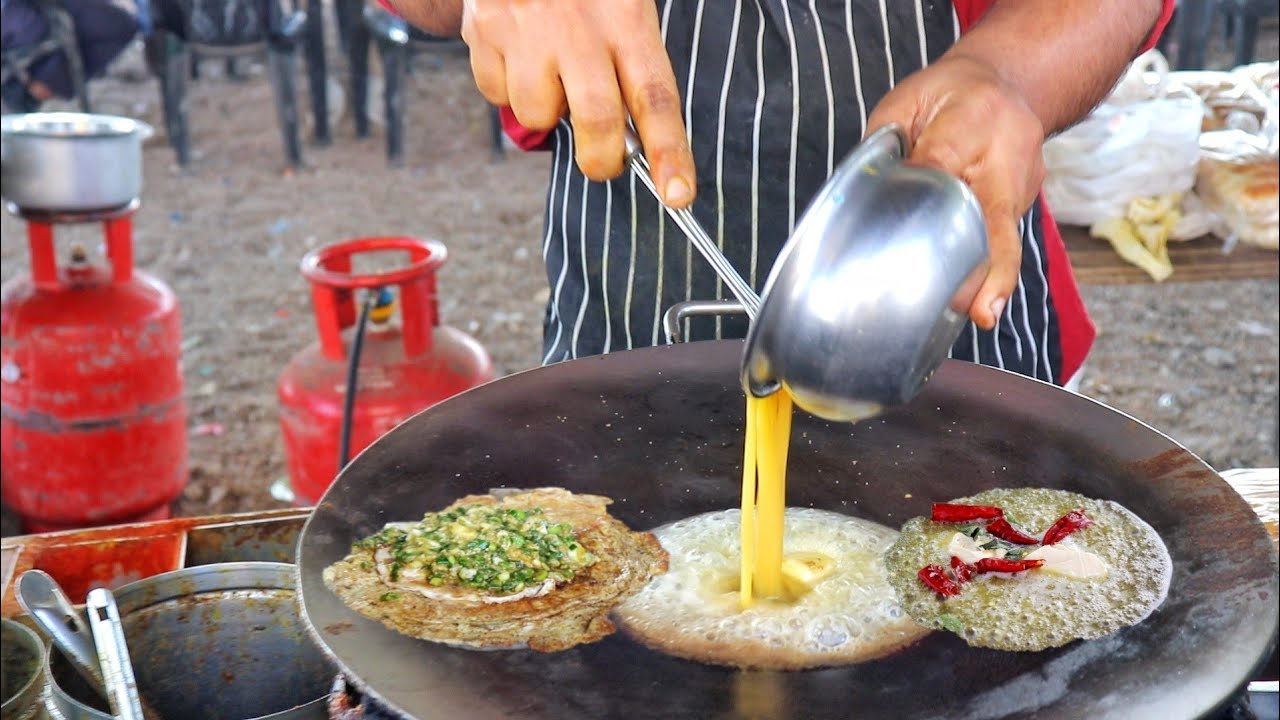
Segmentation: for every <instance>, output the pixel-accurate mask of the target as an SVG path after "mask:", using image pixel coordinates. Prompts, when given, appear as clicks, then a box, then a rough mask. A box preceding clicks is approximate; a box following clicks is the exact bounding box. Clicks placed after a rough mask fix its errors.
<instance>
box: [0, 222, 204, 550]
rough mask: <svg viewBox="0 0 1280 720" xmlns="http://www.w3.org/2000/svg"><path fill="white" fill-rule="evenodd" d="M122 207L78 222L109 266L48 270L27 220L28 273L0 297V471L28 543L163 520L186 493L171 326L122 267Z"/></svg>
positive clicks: (167, 308) (43, 246)
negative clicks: (45, 535)
mask: <svg viewBox="0 0 1280 720" xmlns="http://www.w3.org/2000/svg"><path fill="white" fill-rule="evenodd" d="M133 207H136V205H135V206H133ZM133 207H129V208H126V209H124V210H121V211H117V212H115V213H113V214H109V215H106V216H102V217H94V218H79V219H77V220H76V221H78V222H87V221H90V220H92V221H99V220H100V221H101V222H103V225H104V234H105V239H106V248H107V257H108V259H109V260H110V262H111V267H110V269H107V268H104V267H99V266H96V265H93V264H91V263H89V262H87V260H86V259H85V258H84V256H83V252H82V251H78V252H76V253H75V257H73V261H72V262H71V263H70V264H68V265H67V266H66V267H62V268H59V267H58V264H57V256H56V251H55V247H54V242H53V227H54V226H53V222H47V221H42V220H37V219H35V218H32V217H30V216H27V220H28V226H27V236H28V241H29V244H30V247H31V269H32V272H31V274H29V275H26V274H24V275H21V276H19V277H16V278H14V279H12V280H10V281H9V282H7V283H5V284H4V287H3V290H0V295H2V299H0V305H2V307H0V334H2V335H3V344H2V346H0V375H2V378H3V379H2V382H0V388H2V389H3V393H2V395H0V397H2V400H3V402H2V404H3V413H2V415H3V421H2V422H3V424H2V427H3V435H4V441H3V457H2V458H0V473H2V474H3V496H4V501H5V502H6V503H7V504H8V505H9V506H10V507H12V508H13V509H14V510H15V511H16V512H17V513H18V514H19V515H20V516H21V517H22V518H23V523H24V529H25V530H26V531H27V532H43V531H48V530H57V529H64V528H71V527H83V526H88V525H105V524H112V523H119V522H129V521H135V520H151V519H159V518H165V517H168V516H169V503H170V502H172V501H173V500H174V498H176V497H177V496H178V494H179V493H180V492H182V488H183V486H184V485H185V484H186V480H187V444H186V443H187V435H186V406H185V404H184V402H183V397H182V365H181V355H182V321H181V318H180V316H179V309H178V301H177V298H176V297H175V296H174V294H173V292H172V291H170V290H169V288H167V287H166V286H165V285H164V284H163V283H161V282H160V281H159V280H157V279H155V278H153V277H150V276H148V275H146V274H144V273H142V272H139V271H136V270H134V268H133V246H132V242H133V238H132V226H131V221H130V215H131V214H132V212H133ZM54 222H58V221H54Z"/></svg>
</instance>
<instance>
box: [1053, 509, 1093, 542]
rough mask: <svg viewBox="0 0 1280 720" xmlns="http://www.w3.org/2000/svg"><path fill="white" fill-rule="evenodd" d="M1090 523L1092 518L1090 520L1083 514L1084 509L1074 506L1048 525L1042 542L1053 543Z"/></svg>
mask: <svg viewBox="0 0 1280 720" xmlns="http://www.w3.org/2000/svg"><path fill="white" fill-rule="evenodd" d="M1092 524H1093V520H1090V519H1089V516H1088V515H1085V514H1084V510H1081V509H1079V508H1076V509H1075V510H1072V511H1071V512H1069V513H1067V514H1066V515H1063V516H1062V517H1060V518H1058V519H1057V520H1056V521H1055V522H1054V523H1053V524H1052V525H1050V526H1049V529H1048V530H1045V532H1044V542H1043V544H1045V545H1053V544H1054V543H1056V542H1058V541H1059V540H1061V539H1062V538H1064V537H1066V536H1068V535H1070V534H1071V533H1073V532H1075V531H1077V530H1080V529H1081V528H1087V527H1089V526H1090V525H1092Z"/></svg>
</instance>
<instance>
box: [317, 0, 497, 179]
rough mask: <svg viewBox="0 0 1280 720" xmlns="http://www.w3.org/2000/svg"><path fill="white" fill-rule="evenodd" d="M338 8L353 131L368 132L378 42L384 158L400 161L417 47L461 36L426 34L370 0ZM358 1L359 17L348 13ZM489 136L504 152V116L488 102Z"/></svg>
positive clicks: (449, 43) (347, 1)
mask: <svg viewBox="0 0 1280 720" xmlns="http://www.w3.org/2000/svg"><path fill="white" fill-rule="evenodd" d="M338 3H339V7H338V11H339V13H340V14H345V20H344V21H343V22H342V23H340V24H341V25H345V26H346V43H345V44H346V49H347V53H348V57H349V64H350V67H351V108H352V114H353V117H354V119H355V130H356V136H357V137H361V138H365V137H368V136H369V114H368V112H367V108H368V105H367V102H368V98H369V44H370V41H371V40H372V41H375V42H377V44H378V56H379V57H380V58H381V60H382V83H383V84H382V98H383V108H384V110H383V117H384V119H385V122H386V133H387V162H389V163H390V164H392V165H399V164H401V163H402V162H403V161H404V115H405V100H404V77H405V75H406V74H407V72H408V70H409V61H410V58H411V57H412V53H413V52H414V51H415V50H433V49H440V48H446V47H460V46H461V45H462V43H461V41H459V40H450V39H446V38H440V37H436V36H434V35H428V34H427V33H424V32H422V31H420V30H418V29H417V28H414V27H411V26H410V25H409V24H408V23H407V22H405V21H404V20H403V19H402V18H400V17H397V16H396V15H394V14H392V13H389V12H387V11H386V10H384V9H382V8H381V7H379V6H377V5H375V4H373V3H367V4H366V3H363V2H362V0H338ZM358 5H363V10H362V12H361V16H360V21H359V22H355V21H354V18H353V17H352V15H353V14H354V9H355V8H356V7H358ZM489 121H490V124H489V127H490V139H491V141H492V148H493V153H494V155H495V156H498V157H500V156H501V155H502V154H503V149H504V143H503V132H502V122H501V119H500V118H499V116H498V109H497V108H492V107H491V108H490V114H489Z"/></svg>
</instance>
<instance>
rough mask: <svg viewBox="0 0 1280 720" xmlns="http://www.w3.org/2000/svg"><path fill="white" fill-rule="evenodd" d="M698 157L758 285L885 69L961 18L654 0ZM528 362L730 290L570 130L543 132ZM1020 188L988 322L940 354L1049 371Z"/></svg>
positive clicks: (848, 5)
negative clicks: (539, 315) (542, 195)
mask: <svg viewBox="0 0 1280 720" xmlns="http://www.w3.org/2000/svg"><path fill="white" fill-rule="evenodd" d="M658 2H659V8H658V9H659V13H660V19H661V29H662V35H663V38H664V40H665V42H666V46H667V50H668V52H669V54H670V56H671V61H672V65H673V67H674V69H675V74H676V79H677V82H678V84H679V87H680V92H681V95H682V97H683V99H684V116H685V122H686V125H687V126H688V131H689V138H690V144H691V146H692V148H693V153H694V160H695V162H696V164H697V169H698V198H697V200H696V201H695V202H694V205H693V208H692V210H693V213H694V215H696V216H697V218H698V220H699V221H700V222H701V223H702V225H703V227H705V228H706V229H707V232H708V233H709V234H710V235H711V237H712V238H713V239H715V241H716V242H717V243H718V244H719V246H720V248H721V250H722V251H723V252H724V254H725V255H726V257H727V258H728V259H729V261H730V262H731V263H732V264H733V266H734V267H735V268H737V270H738V272H739V274H741V275H742V276H743V278H745V279H746V280H747V282H749V283H750V284H751V285H752V286H753V287H754V288H756V290H757V291H759V290H760V288H761V287H762V286H763V284H764V281H765V279H766V277H767V276H768V273H769V268H770V267H771V265H772V263H773V261H774V258H776V257H777V255H778V253H779V251H780V250H781V249H782V246H783V244H784V243H785V241H786V239H787V238H788V236H789V235H790V233H791V229H792V228H793V227H794V226H795V224H796V221H797V218H798V217H799V216H800V215H801V214H802V213H803V212H804V209H805V206H806V204H807V203H808V202H809V200H810V199H811V198H812V197H813V196H814V195H815V194H816V192H817V191H818V189H819V188H820V187H821V185H822V183H823V182H824V181H825V180H826V179H827V178H828V177H829V176H830V175H831V172H832V170H833V169H834V167H835V166H836V164H837V163H839V162H840V160H841V158H842V157H843V156H844V155H845V154H846V153H848V152H849V151H850V150H851V149H852V148H853V147H854V146H855V145H856V144H857V143H858V141H859V140H860V139H861V137H862V134H863V128H864V125H865V123H866V120H867V115H868V114H869V113H870V111H871V110H872V109H873V108H874V107H875V105H876V103H877V102H878V101H879V100H880V98H881V97H883V96H884V95H885V94H886V93H887V92H888V91H889V90H890V89H891V88H893V86H894V85H895V84H896V83H897V82H899V81H901V80H902V79H903V78H905V77H907V76H908V75H910V74H911V73H913V72H915V71H916V70H919V69H920V68H921V67H923V66H925V65H926V64H928V63H929V62H931V61H933V60H935V59H937V58H938V57H939V56H940V55H942V53H943V52H944V51H946V49H947V48H948V47H950V45H951V44H952V43H953V42H954V41H955V39H956V37H957V36H958V34H959V30H960V27H959V21H958V19H957V17H956V14H955V10H954V8H953V7H952V4H951V3H950V2H946V1H945V0H915V1H914V2H910V1H900V0H892V1H890V0H658ZM549 140H550V143H551V145H550V149H551V150H552V168H551V181H550V186H549V190H548V193H547V208H546V223H545V232H544V235H543V238H542V241H543V242H542V255H543V258H544V260H545V261H546V270H547V280H548V282H549V283H550V288H551V297H550V300H549V302H548V305H547V312H546V318H545V335H544V342H543V362H544V363H552V362H559V361H562V360H568V359H572V358H579V357H584V356H589V355H596V354H601V353H607V352H611V351H616V350H624V349H631V348H637V347H644V346H648V345H654V344H658V343H660V342H662V335H661V319H662V315H663V313H664V311H665V310H666V309H667V308H669V307H671V306H672V305H673V304H675V303H678V302H681V301H685V300H710V299H723V298H728V297H731V295H730V293H729V292H728V289H727V288H725V287H724V286H723V284H722V283H721V282H720V281H719V280H718V278H717V277H716V275H715V273H714V272H713V271H712V269H711V268H710V266H709V265H707V264H706V262H705V261H703V260H702V258H701V256H700V255H698V253H697V251H696V250H695V249H694V248H693V247H692V246H691V245H690V243H689V242H688V241H687V240H686V239H685V237H684V235H683V234H682V233H681V231H680V230H679V228H677V227H676V226H675V225H674V223H672V222H671V221H670V219H669V218H668V217H667V216H666V214H665V212H664V211H663V209H662V208H661V207H660V206H659V205H658V203H657V201H656V200H655V199H654V198H653V196H652V195H651V194H650V193H649V191H648V190H646V189H645V187H644V186H643V185H641V184H639V183H638V182H637V180H636V179H635V177H634V176H633V175H632V174H631V173H629V172H628V173H624V174H623V175H622V176H620V177H618V178H616V179H615V180H613V181H611V182H607V183H598V182H592V181H589V180H587V179H586V178H585V177H584V176H583V175H582V174H581V173H580V172H579V171H578V168H577V166H576V164H575V163H574V159H573V155H574V144H573V141H574V138H573V132H572V130H571V128H570V127H569V125H568V123H567V122H564V123H561V124H560V125H559V126H558V127H557V128H556V129H555V131H554V132H553V133H551V136H550V138H549ZM1042 223H1043V218H1042V213H1041V207H1040V204H1038V203H1037V204H1036V205H1035V206H1034V207H1033V208H1032V209H1031V210H1030V211H1029V212H1028V213H1027V215H1026V216H1024V217H1023V218H1022V220H1021V222H1020V223H1019V228H1020V231H1021V235H1022V244H1023V253H1022V269H1021V278H1020V281H1019V283H1018V286H1017V287H1016V288H1015V289H1014V291H1013V295H1012V297H1011V298H1010V301H1009V303H1008V304H1007V306H1006V309H1005V311H1004V315H1003V317H1002V318H1001V320H1000V322H999V324H998V326H997V327H996V328H995V329H994V330H993V331H982V330H979V329H977V328H976V327H975V326H974V325H973V324H972V323H970V324H969V325H968V326H967V327H966V328H965V329H964V331H963V332H962V334H961V336H960V338H959V340H957V342H956V344H955V345H954V347H953V348H952V351H951V355H952V357H955V358H960V359H965V360H970V361H974V362H980V363H983V364H987V365H994V366H997V367H1001V368H1006V369H1009V370H1013V371H1015V372H1018V373H1021V374H1024V375H1029V376H1031V377H1035V378H1038V379H1041V380H1045V381H1048V382H1058V383H1061V382H1062V380H1063V378H1060V377H1059V370H1060V368H1061V366H1062V359H1061V348H1060V344H1059V340H1058V337H1059V332H1058V318H1057V314H1056V312H1055V309H1054V306H1053V302H1052V301H1051V298H1050V294H1049V283H1048V280H1047V277H1048V264H1047V260H1046V253H1045V252H1044V249H1043V247H1044V246H1043V242H1042V237H1043V236H1042ZM689 323H690V325H689V333H688V339H691V340H704V339H713V338H715V339H719V338H740V337H743V336H745V334H746V330H747V323H746V320H745V318H742V317H726V318H709V317H702V318H693V319H691V320H690V321H689Z"/></svg>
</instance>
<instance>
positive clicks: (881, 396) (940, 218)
mask: <svg viewBox="0 0 1280 720" xmlns="http://www.w3.org/2000/svg"><path fill="white" fill-rule="evenodd" d="M908 154H909V152H908V145H907V138H906V135H905V134H904V133H903V132H902V131H901V129H899V128H898V127H897V126H888V127H886V128H884V129H882V130H880V131H878V132H876V133H874V134H873V135H871V136H870V137H868V138H867V139H866V140H865V141H863V142H862V143H861V144H860V145H859V146H858V147H857V148H856V149H855V150H854V151H853V152H852V153H850V154H849V156H848V157H847V158H846V159H845V160H844V161H843V162H842V163H841V164H840V166H839V167H838V168H837V169H836V172H835V174H834V175H832V177H831V179H829V180H828V181H827V182H826V183H825V184H824V185H823V186H822V189H821V190H820V191H819V192H818V195H817V196H816V197H815V198H814V199H813V201H812V202H811V203H810V204H809V207H808V208H807V209H806V210H805V213H804V216H803V217H802V218H801V219H800V222H799V223H798V224H797V225H796V228H795V230H794V232H792V234H791V238H790V239H789V240H788V241H787V244H786V246H785V247H784V248H783V250H782V253H781V254H780V255H779V256H778V260H777V261H776V262H775V263H774V265H773V269H772V270H771V271H770V273H769V279H768V280H767V281H766V283H765V286H764V292H763V293H762V299H761V304H760V310H759V312H758V313H757V315H756V317H755V320H754V321H753V322H752V323H751V329H750V331H749V333H748V335H747V346H746V352H745V354H744V357H743V366H742V379H743V386H744V388H745V389H746V390H747V391H748V392H750V393H752V394H753V395H756V396H758V397H763V396H765V395H769V394H771V393H773V392H775V391H777V390H778V389H779V388H780V387H782V386H785V387H786V389H787V390H788V391H789V392H790V393H791V395H792V396H793V397H794V398H795V402H796V404H797V405H799V406H800V407H802V408H804V409H805V410H808V411H809V412H811V413H813V414H815V415H818V416H819V417H822V418H825V419H827V420H854V421H856V420H859V419H861V418H864V417H868V416H870V415H874V414H875V413H877V412H878V411H879V410H880V409H881V408H883V407H891V406H895V405H902V404H905V403H907V402H908V401H910V400H911V399H912V398H913V397H915V396H916V394H917V393H919V392H920V389H921V387H922V386H923V385H924V383H925V382H926V381H927V380H928V379H929V377H930V376H931V375H932V374H933V373H934V371H936V370H937V369H938V366H939V365H941V364H942V361H943V360H945V359H946V357H947V353H948V351H949V350H950V349H951V345H952V343H954V342H955V340H956V338H957V337H958V336H959V334H960V331H961V330H962V329H963V327H964V324H965V322H967V320H968V318H967V312H968V309H969V305H970V304H971V303H972V302H973V298H974V296H975V295H976V294H977V292H978V288H979V287H980V286H981V284H982V280H983V278H984V277H985V276H986V270H987V267H988V250H987V230H986V223H985V221H984V220H983V215H982V206H981V205H980V204H979V203H978V200H977V198H976V197H975V196H974V194H973V192H972V191H971V190H970V189H969V187H968V186H967V185H965V184H964V183H963V182H962V181H961V180H960V179H959V178H956V177H954V176H952V175H949V174H947V173H945V172H942V171H941V170H936V169H933V168H929V167H924V166H921V165H915V164H912V163H909V162H906V161H905V158H906V157H907V156H908Z"/></svg>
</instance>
